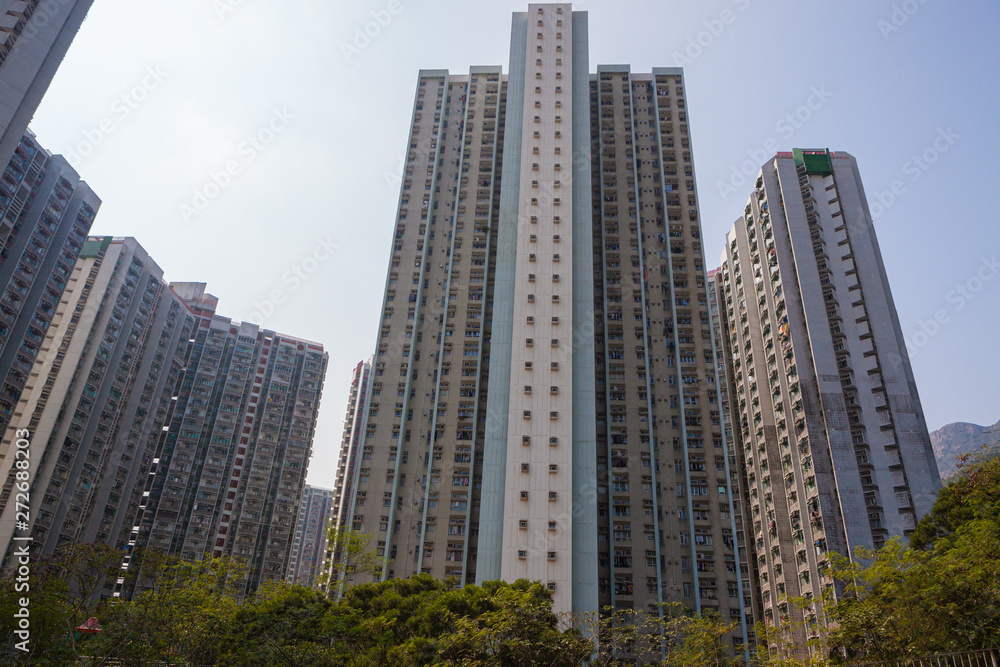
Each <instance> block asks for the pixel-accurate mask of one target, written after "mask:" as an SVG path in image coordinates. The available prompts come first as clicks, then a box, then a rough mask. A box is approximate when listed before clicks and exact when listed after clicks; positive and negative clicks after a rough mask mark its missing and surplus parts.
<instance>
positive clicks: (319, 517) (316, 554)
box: [285, 484, 334, 588]
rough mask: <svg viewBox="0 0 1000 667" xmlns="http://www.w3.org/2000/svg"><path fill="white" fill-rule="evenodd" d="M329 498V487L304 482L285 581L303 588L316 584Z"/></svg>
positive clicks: (330, 505)
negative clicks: (319, 486)
mask: <svg viewBox="0 0 1000 667" xmlns="http://www.w3.org/2000/svg"><path fill="white" fill-rule="evenodd" d="M333 500H334V492H333V490H332V489H320V488H318V487H315V486H309V485H308V484H306V487H305V489H304V491H303V493H302V503H301V504H300V506H299V518H298V521H296V523H295V536H294V538H293V540H292V553H291V555H290V556H289V559H288V575H287V576H286V578H285V581H287V582H288V583H290V584H296V585H298V586H305V587H306V588H316V587H318V586H319V584H320V579H321V575H322V574H323V561H324V555H325V554H326V549H327V532H326V531H327V528H328V526H329V519H330V516H331V510H332V508H333Z"/></svg>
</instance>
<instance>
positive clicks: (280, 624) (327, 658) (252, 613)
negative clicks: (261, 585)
mask: <svg viewBox="0 0 1000 667" xmlns="http://www.w3.org/2000/svg"><path fill="white" fill-rule="evenodd" d="M332 605H333V603H332V602H331V601H330V600H328V599H327V597H326V596H325V595H323V594H322V593H320V592H319V591H314V590H310V589H308V588H303V587H301V586H288V585H285V584H279V585H275V586H272V587H268V588H265V589H264V590H262V591H259V592H258V594H257V597H256V598H255V599H254V600H253V601H252V602H249V603H247V604H244V605H242V606H241V607H240V608H239V609H237V610H236V612H235V613H234V614H233V616H232V617H231V619H230V621H229V636H228V637H227V639H226V641H225V642H223V644H224V645H223V647H222V649H221V650H220V654H219V656H218V661H217V662H216V663H215V664H217V665H220V666H223V665H225V666H228V665H232V666H233V667H254V666H257V665H259V666H260V667H272V666H273V667H278V666H286V667H320V666H323V665H335V664H337V663H336V662H335V660H334V650H333V649H332V648H331V646H330V637H329V635H328V633H326V632H325V631H324V625H325V624H324V617H325V616H326V614H327V613H328V612H329V610H330V607H331V606H332Z"/></svg>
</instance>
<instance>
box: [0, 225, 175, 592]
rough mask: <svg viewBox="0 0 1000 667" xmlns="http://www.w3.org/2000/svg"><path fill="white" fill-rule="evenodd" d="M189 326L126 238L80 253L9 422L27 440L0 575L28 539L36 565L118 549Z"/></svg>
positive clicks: (6, 513) (1, 522) (149, 468)
mask: <svg viewBox="0 0 1000 667" xmlns="http://www.w3.org/2000/svg"><path fill="white" fill-rule="evenodd" d="M193 324H194V320H193V318H192V317H191V316H190V315H189V314H188V313H187V310H186V308H184V305H183V304H182V303H181V301H180V300H179V299H178V298H176V297H175V296H173V295H172V294H171V293H170V291H169V289H168V288H167V286H166V284H165V283H164V282H163V280H162V270H161V269H160V268H159V267H158V266H157V265H156V264H155V263H154V262H153V261H152V260H151V259H150V258H149V256H148V255H147V254H146V252H145V250H143V248H142V247H141V246H139V244H138V243H136V241H135V239H130V238H125V239H112V238H111V237H95V238H91V239H90V240H88V241H87V242H86V244H85V245H84V247H83V249H82V251H81V252H80V257H79V260H78V261H77V262H76V265H75V266H74V268H73V273H72V275H71V276H70V277H69V280H68V284H67V287H66V290H65V293H64V294H63V297H62V300H61V301H60V303H59V306H58V308H57V309H56V311H55V315H54V317H53V320H52V325H51V327H50V329H49V331H48V334H47V335H46V337H45V339H44V342H43V344H42V346H41V351H40V353H39V355H38V359H37V361H36V363H35V365H34V367H33V369H32V373H31V379H30V380H29V381H28V383H27V385H26V386H25V390H24V393H23V394H22V396H21V399H20V401H19V403H18V405H17V408H16V410H15V413H14V417H13V422H12V423H13V424H15V425H16V427H17V428H26V429H27V430H28V431H29V433H30V436H29V439H30V440H31V442H32V445H31V450H30V451H31V456H30V462H31V465H30V466H29V468H28V471H29V473H30V481H31V488H32V492H31V494H30V499H31V501H30V504H29V511H28V515H29V517H30V522H29V526H28V528H27V529H24V528H23V527H22V528H16V527H15V526H16V521H15V514H16V512H15V506H14V503H6V504H5V505H4V508H3V514H2V516H0V544H2V545H3V547H4V550H5V553H6V558H7V559H8V560H7V561H5V563H6V564H9V559H10V557H11V552H12V550H13V549H14V548H15V547H16V546H19V545H20V543H15V542H12V541H11V540H12V538H13V537H14V535H15V533H17V534H20V535H29V534H30V535H31V537H32V538H33V541H32V542H31V543H30V546H31V553H32V554H33V555H35V556H36V557H37V556H39V555H48V554H52V553H53V552H54V551H55V550H56V549H57V548H58V547H60V546H62V545H64V544H69V543H90V542H103V543H105V544H109V545H111V546H113V547H115V548H118V549H122V550H125V549H126V548H127V545H128V542H129V537H130V534H131V533H132V530H133V525H134V523H135V518H136V513H137V511H138V508H139V506H140V505H141V504H142V503H143V492H144V490H145V488H146V483H147V481H148V476H149V475H150V474H151V473H152V472H153V468H154V455H155V449H156V441H157V439H158V437H159V433H160V432H161V430H162V428H163V426H164V424H165V419H166V416H167V413H168V408H169V406H170V402H171V396H172V394H173V390H174V385H175V384H176V383H177V380H178V378H179V377H180V376H181V375H182V368H183V365H184V352H185V350H186V347H187V340H188V338H189V336H190V332H191V329H192V326H193ZM15 431H16V428H15V427H14V426H12V427H11V428H10V429H8V431H7V435H6V436H5V437H4V440H3V446H2V449H0V466H2V469H3V470H5V471H6V470H7V469H8V468H10V469H12V470H13V467H12V461H11V460H10V459H11V457H10V453H11V452H12V451H13V450H12V441H13V439H14V433H15ZM12 485H13V479H12V478H11V477H8V478H7V483H6V484H5V485H4V495H5V496H9V494H10V492H11V487H12ZM113 584H114V582H107V586H108V591H107V592H108V593H109V594H110V593H111V592H112V591H113V588H114V586H113Z"/></svg>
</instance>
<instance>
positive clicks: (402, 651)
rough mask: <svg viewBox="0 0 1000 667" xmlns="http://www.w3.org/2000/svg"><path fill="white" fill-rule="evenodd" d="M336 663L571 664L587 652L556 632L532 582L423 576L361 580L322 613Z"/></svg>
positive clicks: (544, 594) (548, 602) (544, 595)
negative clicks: (452, 582)
mask: <svg viewBox="0 0 1000 667" xmlns="http://www.w3.org/2000/svg"><path fill="white" fill-rule="evenodd" d="M327 621H328V622H327V631H328V633H329V637H330V640H331V642H332V645H333V646H334V648H335V651H336V653H335V655H334V664H337V665H393V666H396V665H401V666H402V665H425V664H449V665H483V666H485V665H510V666H512V667H513V666H521V665H524V666H529V665H551V666H552V667H562V666H566V667H569V666H570V665H579V664H580V663H581V662H582V661H583V660H584V659H585V658H586V657H587V656H589V655H590V654H591V652H592V650H593V647H592V645H591V643H590V642H589V641H587V640H586V639H585V638H583V637H582V636H581V635H580V633H579V632H578V631H576V630H572V629H570V630H562V631H561V630H559V628H558V619H557V617H556V615H555V614H554V613H553V612H552V597H551V594H550V593H549V592H548V591H547V590H545V588H544V587H543V586H542V585H541V584H539V583H537V582H536V583H531V582H528V581H526V580H519V581H517V582H514V583H513V584H507V583H504V582H499V581H493V582H486V583H484V584H483V585H482V586H466V587H465V588H460V589H453V588H450V587H449V585H448V584H446V583H444V582H440V581H436V580H435V579H433V578H431V577H429V576H427V575H417V576H415V577H413V578H411V579H392V580H390V581H386V582H381V583H376V584H362V585H359V586H355V587H353V588H351V589H350V590H348V591H347V592H346V593H345V594H344V596H343V598H342V599H341V600H339V601H337V602H336V603H334V605H333V606H332V607H331V609H330V611H329V613H328V614H327Z"/></svg>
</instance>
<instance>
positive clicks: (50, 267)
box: [0, 3, 101, 438]
mask: <svg viewBox="0 0 1000 667" xmlns="http://www.w3.org/2000/svg"><path fill="white" fill-rule="evenodd" d="M21 4H24V3H21ZM15 146H16V149H14V148H12V151H13V152H14V155H13V157H12V158H11V159H10V162H8V163H6V165H7V166H6V169H4V172H3V174H2V175H0V438H2V437H3V435H4V434H5V433H6V431H7V427H8V425H10V423H11V418H12V416H13V413H14V409H15V407H16V406H17V404H18V401H19V400H20V398H21V393H22V391H23V390H24V386H25V383H26V382H27V381H28V376H29V373H30V372H31V367H32V364H34V363H35V358H36V357H37V355H38V352H39V349H40V348H41V347H42V345H43V342H44V339H45V335H46V332H47V331H48V328H49V325H50V323H51V321H52V317H53V316H54V314H55V312H56V308H57V306H58V304H59V300H60V299H61V298H62V296H63V290H65V289H66V284H67V281H68V279H69V277H70V274H71V273H72V271H73V264H74V263H75V262H76V260H77V257H78V255H79V253H80V249H81V248H82V247H83V244H84V242H85V241H86V240H87V234H88V232H90V227H91V225H93V223H94V217H95V216H96V215H97V210H98V209H99V208H100V206H101V200H100V199H98V197H97V195H95V194H94V192H93V191H92V190H91V189H90V188H89V187H88V186H87V185H86V184H85V183H82V182H81V181H80V177H79V175H77V173H76V172H75V171H74V170H73V168H72V167H70V166H69V163H67V162H66V160H65V159H64V158H63V157H62V156H59V155H55V156H53V155H50V154H49V153H48V152H47V151H46V150H45V149H44V148H42V147H41V146H40V145H39V144H38V142H37V141H36V140H35V138H34V135H32V134H31V133H28V134H25V135H24V136H23V137H20V142H19V143H17V144H16V145H15ZM18 427H21V426H20V425H18Z"/></svg>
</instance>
